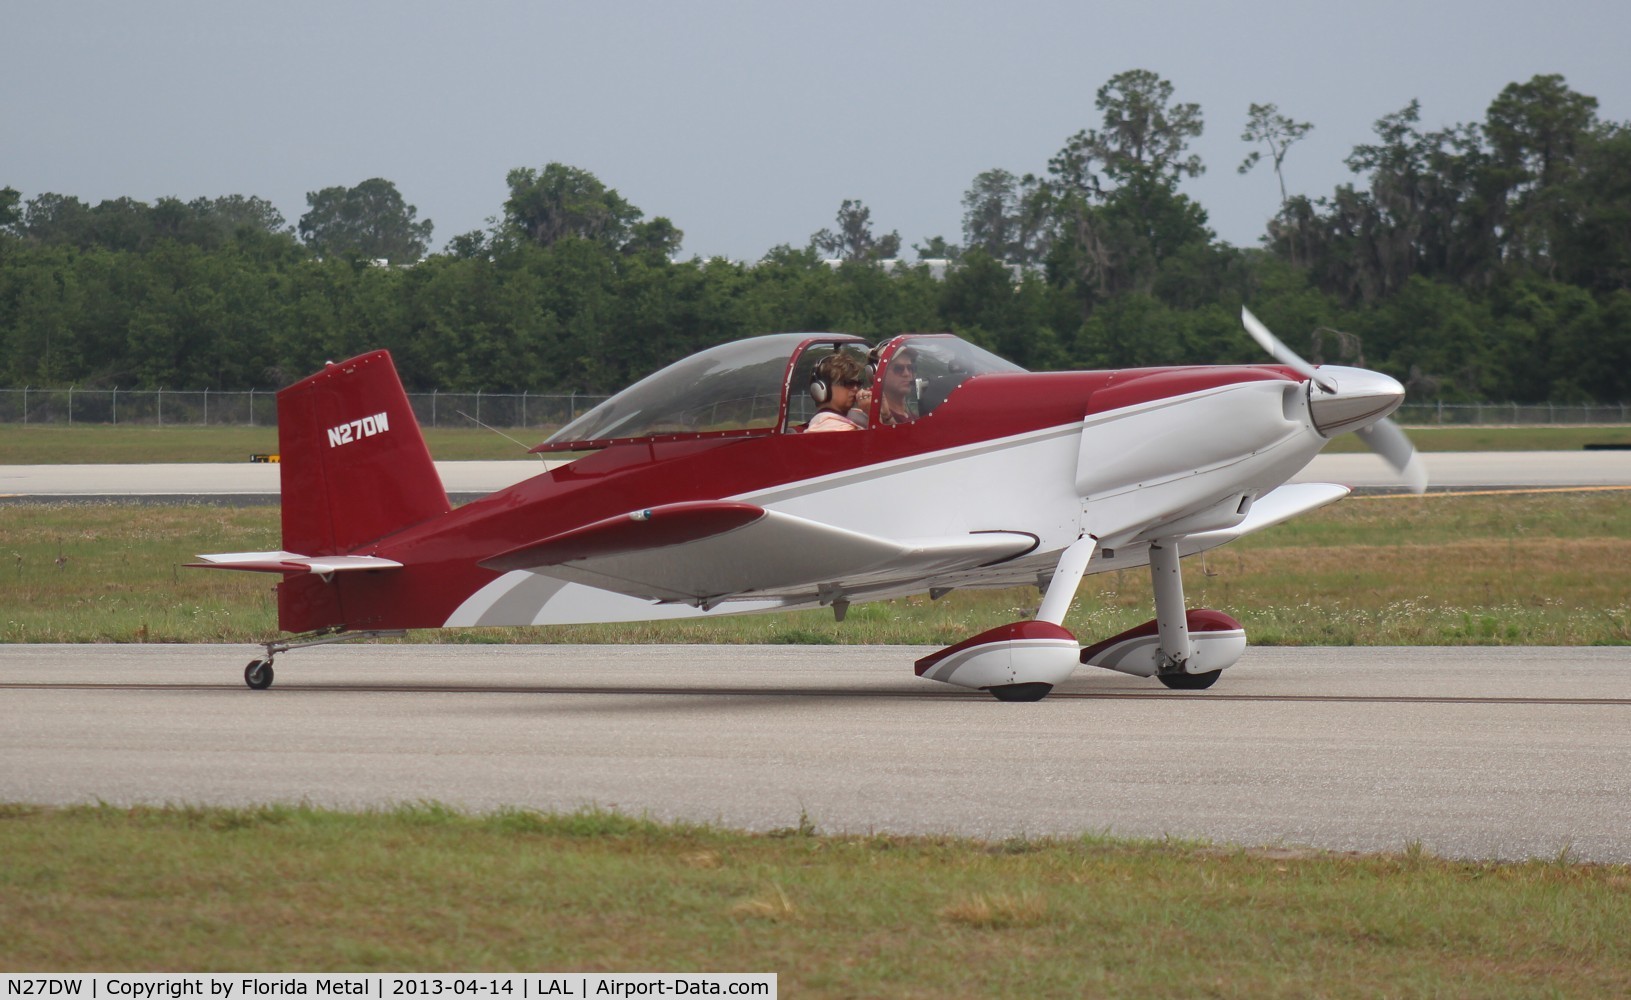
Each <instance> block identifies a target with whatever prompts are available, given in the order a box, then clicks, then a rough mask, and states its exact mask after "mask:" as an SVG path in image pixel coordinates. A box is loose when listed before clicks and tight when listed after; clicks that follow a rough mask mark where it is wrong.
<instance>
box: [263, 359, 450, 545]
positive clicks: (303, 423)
mask: <svg viewBox="0 0 1631 1000" xmlns="http://www.w3.org/2000/svg"><path fill="white" fill-rule="evenodd" d="M277 408H278V449H279V452H280V453H281V455H280V459H279V465H278V468H279V469H280V470H281V473H280V474H281V477H282V492H283V547H284V548H285V549H287V550H289V551H290V552H298V553H301V554H303V555H309V556H322V555H337V554H341V553H345V552H349V551H351V550H352V549H355V548H356V547H358V546H360V545H366V544H368V543H369V542H373V541H376V540H378V539H380V538H383V537H385V536H386V535H389V534H392V533H394V532H397V531H401V530H403V529H404V528H408V527H411V526H413V525H415V524H419V523H420V522H422V521H427V520H429V519H431V518H433V517H437V516H439V515H441V514H445V513H447V512H448V511H450V510H451V509H452V505H451V504H450V503H448V499H447V491H446V490H445V489H443V487H442V479H441V476H440V475H438V474H437V472H436V466H435V464H434V463H433V462H432V461H431V458H430V450H429V449H428V448H426V447H425V438H424V435H423V434H421V433H420V431H419V423H418V421H417V420H415V419H414V415H413V410H412V408H411V407H410V406H409V404H408V395H407V393H406V392H405V391H403V388H402V380H401V379H400V378H399V377H398V376H397V373H396V365H395V364H393V363H392V361H391V355H390V352H389V351H373V352H371V353H368V354H363V355H359V356H358V357H355V358H352V359H351V360H349V361H342V362H340V363H338V364H334V363H330V364H329V365H327V366H326V367H325V368H324V369H323V370H322V371H320V372H318V373H317V374H315V375H312V376H310V377H308V378H305V379H302V380H300V381H299V382H296V383H295V384H294V385H291V386H289V387H288V388H287V389H284V390H282V391H281V392H279V393H278V396H277Z"/></svg>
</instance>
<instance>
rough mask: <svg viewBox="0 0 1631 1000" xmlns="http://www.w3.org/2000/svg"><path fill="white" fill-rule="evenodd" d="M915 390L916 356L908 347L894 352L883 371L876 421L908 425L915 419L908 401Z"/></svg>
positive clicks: (915, 416)
mask: <svg viewBox="0 0 1631 1000" xmlns="http://www.w3.org/2000/svg"><path fill="white" fill-rule="evenodd" d="M916 390H917V355H916V354H915V353H914V352H913V351H912V349H911V348H910V347H906V348H902V349H901V350H899V351H896V352H895V355H894V357H891V358H890V359H889V367H888V368H885V369H884V370H883V381H882V382H881V383H880V384H879V391H880V393H881V395H882V401H881V402H880V403H879V404H878V420H879V422H880V423H883V424H909V423H911V422H912V421H914V420H916V419H917V415H916V414H914V413H913V412H912V411H911V409H910V403H909V400H910V399H911V397H912V396H913V395H914V394H915V392H916Z"/></svg>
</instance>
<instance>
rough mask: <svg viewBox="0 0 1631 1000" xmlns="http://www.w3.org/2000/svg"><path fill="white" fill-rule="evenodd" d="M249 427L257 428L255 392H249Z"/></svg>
mask: <svg viewBox="0 0 1631 1000" xmlns="http://www.w3.org/2000/svg"><path fill="white" fill-rule="evenodd" d="M249 426H251V427H253V426H255V390H253V389H251V390H249Z"/></svg>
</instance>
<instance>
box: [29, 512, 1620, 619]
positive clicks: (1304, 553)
mask: <svg viewBox="0 0 1631 1000" xmlns="http://www.w3.org/2000/svg"><path fill="white" fill-rule="evenodd" d="M1628 500H1631V495H1628V494H1627V493H1625V492H1580V493H1531V494H1512V495H1505V496H1458V495H1455V494H1440V495H1429V496H1426V497H1406V498H1360V497H1356V498H1350V499H1348V500H1345V501H1343V502H1341V503H1338V504H1335V505H1333V506H1331V507H1327V508H1324V509H1322V510H1319V511H1316V512H1314V513H1312V514H1309V515H1307V516H1305V517H1302V518H1298V519H1296V520H1294V521H1291V522H1288V523H1287V524H1284V525H1281V526H1279V527H1276V528H1272V529H1270V530H1268V531H1265V532H1262V533H1260V534H1257V535H1253V536H1250V537H1248V538H1246V539H1244V540H1242V541H1240V542H1237V543H1234V544H1233V545H1229V546H1226V547H1224V548H1222V549H1217V550H1214V551H1213V552H1210V553H1207V554H1206V555H1204V556H1199V557H1194V558H1191V559H1187V560H1185V561H1184V566H1185V587H1186V591H1187V596H1188V598H1189V603H1190V605H1191V606H1194V607H1215V608H1218V609H1220V610H1223V611H1226V612H1228V613H1230V614H1232V615H1234V616H1235V617H1236V618H1238V619H1240V620H1241V621H1242V622H1243V623H1244V624H1245V626H1246V629H1247V634H1248V635H1249V636H1250V637H1251V639H1252V641H1253V642H1255V643H1259V644H1269V645H1445V644H1516V645H1593V644H1625V643H1631V502H1628ZM278 547H279V538H278V512H277V509H276V508H270V507H250V508H230V507H215V506H171V507H164V506H130V505H119V504H56V505H14V506H6V507H4V508H0V642H148V641H152V642H251V641H256V640H260V639H264V638H265V637H267V636H270V635H272V634H274V633H275V632H276V604H275V600H274V598H273V592H272V584H273V583H275V582H276V578H275V577H272V576H270V575H266V574H256V573H227V572H219V571H214V572H207V571H202V570H187V569H182V568H181V564H182V563H184V562H189V561H191V560H192V558H193V556H194V555H196V554H197V553H200V552H232V551H253V550H268V549H276V548H278ZM1037 602H1038V595H1037V592H1036V591H1035V590H1034V589H1020V590H1004V591H984V592H954V593H952V594H950V595H948V596H946V597H945V598H943V599H942V600H940V601H930V600H929V599H928V598H926V597H919V598H910V599H905V600H896V601H887V602H879V603H874V604H860V605H856V606H854V607H852V608H851V609H850V611H849V615H848V617H847V619H846V620H845V621H844V622H842V623H837V622H834V621H833V618H832V615H831V614H830V613H828V612H824V611H810V612H799V613H792V614H772V615H753V616H732V617H723V618H714V619H708V620H704V621H699V622H679V623H660V622H659V623H633V624H620V625H596V626H564V627H547V628H519V629H461V630H448V631H437V630H427V631H423V632H415V633H413V634H412V636H413V638H414V639H415V640H417V641H444V642H478V643H479V642H574V643H575V642H699V643H787V642H791V643H862V644H866V643H890V644H908V645H945V644H949V643H952V642H956V641H959V640H961V639H964V638H967V637H968V636H970V635H973V634H975V633H977V632H979V631H981V630H983V629H986V628H990V627H993V626H995V625H999V624H1002V623H1004V622H1009V621H1014V620H1016V619H1020V618H1025V617H1028V616H1029V615H1030V614H1032V613H1033V612H1034V610H1035V607H1036V604H1037ZM1152 615H1153V611H1152V610H1151V597H1150V586H1149V575H1148V573H1146V572H1144V571H1142V570H1137V571H1126V572H1122V573H1106V574H1100V575H1096V576H1090V577H1088V578H1087V579H1086V580H1085V581H1084V582H1083V585H1082V588H1081V590H1080V592H1079V594H1078V597H1077V601H1076V605H1075V608H1074V609H1073V611H1072V613H1071V615H1070V617H1069V618H1067V620H1066V623H1065V624H1066V626H1067V627H1068V628H1070V629H1071V630H1072V631H1074V632H1076V634H1077V635H1079V636H1082V637H1084V638H1086V637H1103V636H1108V635H1113V634H1115V633H1117V632H1120V631H1122V630H1123V629H1126V628H1130V627H1132V626H1133V625H1136V624H1139V623H1141V622H1143V621H1146V620H1148V619H1149V618H1150V617H1152Z"/></svg>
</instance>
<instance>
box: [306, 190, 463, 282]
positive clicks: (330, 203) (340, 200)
mask: <svg viewBox="0 0 1631 1000" xmlns="http://www.w3.org/2000/svg"><path fill="white" fill-rule="evenodd" d="M306 204H307V206H308V211H307V212H306V214H305V215H302V216H301V217H300V227H299V228H300V238H301V239H302V240H304V241H305V243H306V245H307V246H309V247H311V249H312V250H313V251H315V252H316V253H318V254H321V255H322V256H325V257H362V258H364V259H367V260H386V261H389V262H391V263H392V264H412V263H414V262H415V261H417V260H419V259H420V258H421V257H423V256H424V255H425V251H426V250H427V249H428V248H429V246H430V234H431V230H432V228H433V226H432V224H431V221H430V220H429V219H426V220H425V221H423V222H416V221H414V219H415V216H417V215H418V214H419V210H418V209H416V208H415V207H414V206H412V205H409V204H408V203H407V202H406V201H404V200H403V198H402V195H401V193H400V192H399V191H397V189H396V185H395V184H393V183H391V182H390V181H388V180H386V179H384V178H383V177H372V178H369V179H368V180H365V181H363V182H362V183H361V184H358V185H357V186H356V187H350V188H347V187H329V188H324V189H323V190H321V191H312V192H309V193H307V195H306Z"/></svg>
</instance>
